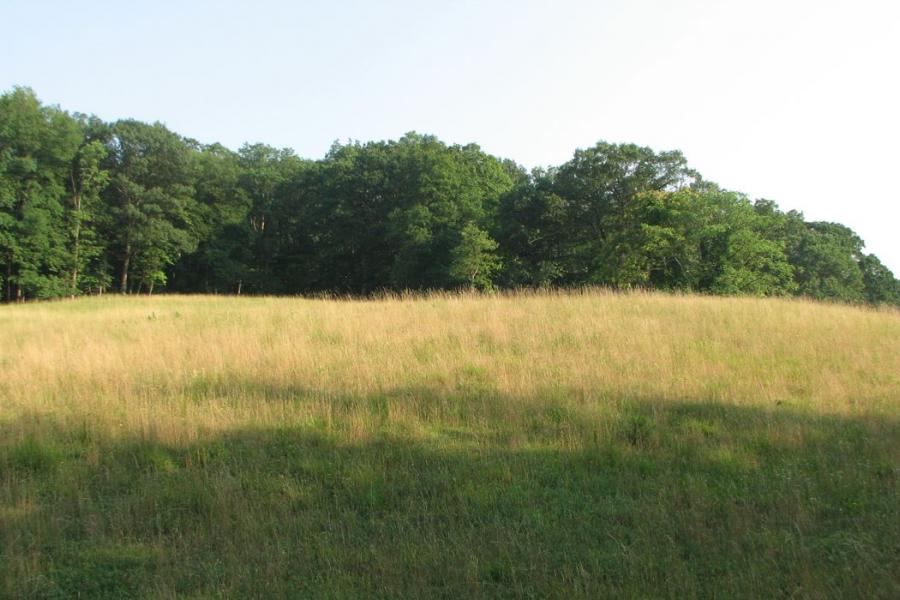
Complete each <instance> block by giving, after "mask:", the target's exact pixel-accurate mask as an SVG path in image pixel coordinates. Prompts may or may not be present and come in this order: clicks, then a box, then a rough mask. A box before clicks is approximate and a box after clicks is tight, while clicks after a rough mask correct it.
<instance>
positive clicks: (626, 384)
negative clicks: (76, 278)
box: [0, 292, 900, 598]
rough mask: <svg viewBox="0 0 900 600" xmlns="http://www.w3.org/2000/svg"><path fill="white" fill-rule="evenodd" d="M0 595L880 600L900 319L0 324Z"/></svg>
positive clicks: (520, 307) (898, 479) (701, 305)
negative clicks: (857, 599) (837, 599)
mask: <svg viewBox="0 0 900 600" xmlns="http://www.w3.org/2000/svg"><path fill="white" fill-rule="evenodd" d="M0 328H2V331H3V340H4V341H3V345H2V347H0V596H4V597H9V598H25V597H39V598H63V597H74V596H77V595H79V594H80V597H83V598H90V597H109V598H113V597H115V598H125V597H251V596H252V597H285V596H288V597H348V598H350V597H396V596H404V597H515V598H520V597H535V598H545V597H560V598H573V597H584V598H597V597H611V596H615V597H634V596H640V597H673V598H688V597H711V596H718V597H725V598H732V597H776V596H796V597H807V596H810V597H823V596H830V597H853V596H856V597H865V598H875V597H883V598H896V597H900V578H898V575H897V574H898V573H900V511H898V507H900V494H898V491H900V313H898V312H897V311H896V310H875V309H862V308H850V307H845V306H836V305H825V304H816V303H809V302H803V301H787V300H758V299H731V298H705V297H691V296H668V295H661V294H628V295H615V294H610V293H604V292H588V293H573V294H546V295H518V296H516V295H513V296H451V295H436V296H428V297H422V298H415V299H384V300H376V301H329V300H303V299H276V298H225V297H200V296H197V297H189V296H181V297H173V296H170V297H152V298H148V297H130V298H91V299H84V300H78V301H71V302H57V303H45V304H32V305H24V306H4V307H0Z"/></svg>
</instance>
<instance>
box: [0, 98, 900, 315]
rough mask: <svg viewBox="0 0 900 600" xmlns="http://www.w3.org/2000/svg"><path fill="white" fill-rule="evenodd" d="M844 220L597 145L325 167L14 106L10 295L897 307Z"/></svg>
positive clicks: (356, 149) (372, 156)
mask: <svg viewBox="0 0 900 600" xmlns="http://www.w3.org/2000/svg"><path fill="white" fill-rule="evenodd" d="M863 248H864V244H863V241H862V240H861V239H860V238H859V236H857V235H856V234H855V233H854V232H853V231H852V230H850V229H849V228H847V227H845V226H843V225H840V224H837V223H825V222H807V221H805V220H804V217H803V215H802V214H801V213H799V212H796V211H788V212H784V211H782V210H780V209H779V207H778V206H777V205H776V204H775V203H774V202H772V201H769V200H756V201H755V202H752V201H750V200H749V199H748V198H747V197H746V196H745V195H743V194H740V193H737V192H733V191H728V190H726V189H723V188H721V187H719V186H718V185H716V184H714V183H712V182H709V181H706V180H704V179H703V178H702V177H701V175H700V174H699V173H697V172H696V171H695V170H693V169H691V168H690V167H689V166H688V164H687V161H686V160H685V158H684V156H682V154H681V153H680V152H677V151H672V152H655V151H653V150H651V149H650V148H644V147H639V146H636V145H633V144H608V143H604V142H600V143H598V144H597V145H595V146H594V147H592V148H588V149H584V150H578V151H576V152H575V154H574V156H573V157H572V159H571V160H569V161H568V162H566V163H565V164H563V165H560V166H558V167H553V168H549V169H537V170H534V171H531V172H528V171H526V170H525V169H523V168H522V167H521V166H519V165H517V164H516V163H515V162H513V161H511V160H504V159H500V158H497V157H494V156H491V155H489V154H486V153H485V152H483V151H482V150H481V149H480V148H479V147H478V146H477V145H474V144H469V145H465V146H460V145H447V144H444V143H442V142H441V141H440V140H438V139H436V138H435V137H433V136H428V135H420V134H416V133H409V134H406V135H405V136H403V137H402V138H400V139H399V140H395V141H378V142H368V143H359V142H355V143H347V144H337V143H336V144H334V145H333V146H332V148H331V150H330V151H329V152H328V154H327V155H326V156H325V157H324V158H322V159H320V160H307V159H303V158H300V157H298V156H296V155H295V154H294V153H293V152H292V151H291V150H288V149H277V148H272V147H270V146H266V145H262V144H253V145H250V144H248V145H244V146H243V147H242V148H241V149H240V150H238V151H237V152H234V151H232V150H229V149H228V148H225V147H224V146H222V145H220V144H210V145H205V144H201V143H199V142H197V141H195V140H192V139H188V138H185V137H182V136H180V135H178V134H176V133H174V132H172V131H169V130H168V129H167V128H166V127H165V126H163V125H162V124H160V123H153V124H147V123H143V122H139V121H135V120H120V121H116V122H113V123H107V122H103V121H102V120H100V119H98V118H96V117H93V116H88V115H83V114H77V113H76V114H70V113H68V112H65V111H63V110H61V109H60V108H58V107H54V106H47V105H44V104H42V103H41V102H40V101H39V100H38V98H37V97H36V96H35V94H34V92H33V91H31V90H30V89H28V88H15V89H13V90H12V91H10V92H7V93H5V94H4V95H2V96H0V288H2V298H3V299H4V300H5V301H6V302H14V301H22V300H26V299H38V298H55V297H65V296H78V295H83V294H101V293H108V292H119V293H153V292H155V291H160V290H166V291H168V292H202V293H231V294H241V293H251V294H314V293H335V294H354V295H366V294H371V293H377V292H380V291H385V290H394V291H400V290H426V289H458V288H478V289H483V290H486V289H509V288H534V287H545V286H550V287H575V286H582V285H604V286H611V287H614V288H621V289H630V288H652V289H662V290H681V291H693V292H705V293H715V294H750V295H760V296H762V295H801V296H807V297H812V298H817V299H833V300H838V301H844V302H852V303H863V302H868V303H873V304H881V303H888V304H900V281H898V280H897V279H896V278H895V277H894V275H893V274H892V273H891V271H890V270H889V269H888V268H887V267H885V266H884V265H883V264H882V263H881V262H880V261H879V260H878V258H877V257H875V256H874V255H871V254H866V253H865V252H864V251H863Z"/></svg>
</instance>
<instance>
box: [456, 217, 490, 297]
mask: <svg viewBox="0 0 900 600" xmlns="http://www.w3.org/2000/svg"><path fill="white" fill-rule="evenodd" d="M496 250H497V242H495V241H494V240H492V239H491V237H490V236H489V235H488V234H487V232H485V231H483V230H481V229H479V228H478V226H477V225H474V224H472V223H470V224H468V225H466V226H465V227H464V228H463V230H462V232H461V233H460V240H459V244H457V245H456V247H455V248H453V251H452V252H451V257H450V261H451V262H450V275H451V276H453V277H455V278H456V279H457V280H459V281H460V282H461V283H463V284H465V285H467V286H469V287H471V288H473V289H479V290H488V289H491V287H492V286H493V284H492V277H493V275H494V273H496V272H497V271H498V270H499V269H500V261H499V260H498V259H497V256H496V255H495V254H494V253H495V251H496Z"/></svg>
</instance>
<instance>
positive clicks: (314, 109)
mask: <svg viewBox="0 0 900 600" xmlns="http://www.w3.org/2000/svg"><path fill="white" fill-rule="evenodd" d="M15 85H23V86H28V87H31V88H33V89H34V90H35V91H36V92H37V94H38V96H39V97H40V98H41V99H42V100H43V101H44V102H45V103H48V104H56V105H59V106H61V107H62V108H63V109H66V110H69V111H72V112H76V111H77V112H84V113H92V114H96V115H97V116H99V117H101V118H103V119H105V120H114V119H118V118H136V119H141V120H144V121H151V122H152V121H161V122H163V123H165V124H166V125H167V126H168V127H169V128H171V129H172V130H174V131H176V132H178V133H180V134H182V135H185V136H187V137H191V138H194V139H197V140H199V141H201V142H204V143H212V142H221V143H223V144H225V145H226V146H228V147H230V148H234V149H237V148H239V147H240V146H241V145H242V144H243V143H245V142H263V143H267V144H270V145H273V146H278V147H289V148H293V149H294V150H295V151H296V152H297V154H299V155H300V156H304V157H308V158H319V157H321V156H323V155H324V154H325V153H326V152H327V151H328V148H329V147H330V146H331V144H332V143H333V142H334V141H336V140H340V141H347V140H351V139H353V140H361V141H369V140H381V139H395V138H398V137H400V136H402V135H403V134H404V133H406V132H408V131H418V132H419V133H430V134H434V135H437V136H438V137H439V138H441V139H442V140H444V141H445V142H447V143H461V144H465V143H468V142H475V143H478V144H479V145H480V146H481V147H482V148H483V149H484V150H485V151H487V152H490V153H492V154H495V155H498V156H501V157H504V158H511V159H513V160H515V161H516V162H518V163H520V164H522V165H524V166H526V167H528V168H532V167H537V166H549V165H558V164H561V163H563V162H565V161H566V160H568V159H569V158H570V157H571V156H572V153H573V152H574V151H575V149H576V148H584V147H588V146H591V145H593V144H595V143H596V142H597V141H600V140H605V141H609V142H631V143H636V144H640V145H643V146H650V147H652V148H654V149H656V150H672V149H678V150H681V151H682V152H683V153H684V154H685V156H686V157H687V159H688V161H689V163H690V164H691V166H693V167H694V168H695V169H697V170H698V171H700V172H701V173H702V174H703V176H704V177H705V178H706V179H709V180H712V181H715V182H717V183H718V184H720V185H721V186H723V187H725V188H727V189H732V190H737V191H741V192H744V193H746V194H747V195H748V196H749V197H750V198H752V199H755V198H767V199H771V200H775V201H776V202H778V204H779V205H780V206H781V208H782V209H783V210H791V209H795V210H800V211H802V212H803V213H804V214H805V216H806V218H807V220H822V221H836V222H840V223H843V224H845V225H848V226H849V227H851V228H852V229H854V230H855V231H856V232H857V233H858V234H859V235H860V236H861V237H862V238H863V239H864V240H865V241H866V249H867V251H868V252H871V253H875V254H877V255H878V256H879V257H880V258H881V259H882V261H883V262H884V263H885V264H886V265H888V267H890V268H891V269H892V270H893V271H894V273H895V274H900V185H898V182H897V179H898V176H900V151H898V148H900V146H898V143H900V1H897V0H847V1H841V2H838V1H830V0H777V1H775V0H741V1H738V0H621V1H619V0H608V1H604V0H594V1H573V0H555V1H552V2H550V1H538V0H516V1H513V0H509V1H499V0H481V1H468V0H457V1H451V0H443V1H430V0H418V1H412V0H397V1H381V2H379V1H377V0H369V1H365V2H364V1H358V2H354V1H341V0H332V1H330V2H320V1H306V2H303V1H295V2H289V1H286V0H285V1H275V0H256V1H254V2H238V1H231V0H216V1H206V0H195V1H191V0H181V1H180V2H173V1H168V0H157V1H154V2H145V1H142V0H133V1H128V2H122V1H121V0H119V1H115V2H101V1H93V2H92V1H90V0H82V1H81V2H71V1H53V0H44V1H40V2H38V1H36V0H0V91H6V90H9V89H11V88H12V87H13V86H15Z"/></svg>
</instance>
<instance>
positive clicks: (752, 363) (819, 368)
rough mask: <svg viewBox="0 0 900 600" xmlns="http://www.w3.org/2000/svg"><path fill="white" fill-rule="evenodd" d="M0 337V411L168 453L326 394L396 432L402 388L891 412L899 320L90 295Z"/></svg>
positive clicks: (443, 299)
mask: <svg viewBox="0 0 900 600" xmlns="http://www.w3.org/2000/svg"><path fill="white" fill-rule="evenodd" d="M0 327H2V330H3V332H4V336H3V337H4V344H3V346H2V347H0V369H2V371H0V372H2V375H3V377H2V382H0V393H2V398H3V401H4V405H3V416H4V417H5V418H10V416H15V415H16V414H17V413H23V412H32V413H33V412H52V413H53V414H54V415H57V416H60V415H71V416H72V417H73V418H76V419H80V418H81V417H82V416H83V415H92V418H95V419H100V420H108V421H109V426H110V427H111V428H112V430H116V429H119V428H121V429H124V430H127V431H144V430H146V429H148V428H152V429H153V430H154V431H155V433H156V434H157V435H159V436H162V438H163V439H165V440H168V441H173V442H175V441H179V440H182V439H191V438H192V437H193V436H194V435H196V432H197V431H198V430H199V429H206V430H223V429H228V428H230V427H235V426H243V425H248V424H252V425H268V424H276V423H283V422H284V420H285V419H309V418H318V417H321V418H328V417H329V412H330V410H331V400H332V399H333V398H334V397H336V396H342V395H353V396H371V395H384V396H386V397H387V399H388V408H389V410H390V411H391V419H392V420H393V419H396V420H400V421H403V422H405V423H407V424H408V425H410V426H415V425H416V424H417V423H418V422H419V421H420V420H421V419H419V417H420V416H421V414H420V413H421V409H422V407H421V405H420V403H421V402H422V400H423V399H421V398H417V397H416V394H415V391H416V390H422V391H428V392H429V394H428V398H427V400H428V401H433V397H434V395H435V394H437V395H439V396H441V395H445V396H447V397H452V396H454V395H455V394H456V393H457V392H459V391H460V390H461V389H462V390H469V389H470V388H472V387H473V386H474V387H475V388H476V389H477V392H478V393H479V394H487V395H490V394H498V395H500V396H502V397H504V398H515V399H517V400H515V401H513V402H511V403H510V405H509V406H508V412H509V414H508V415H506V416H507V417H508V418H513V419H515V418H516V415H519V414H521V412H520V411H519V410H518V408H517V406H516V403H517V402H530V401H534V400H535V399H536V398H537V399H540V398H541V397H543V396H544V395H546V394H551V395H554V397H557V398H564V399H565V400H566V401H567V402H568V403H571V404H572V406H573V407H577V408H578V409H579V410H584V411H588V412H590V411H591V410H608V409H610V408H614V405H615V403H616V402H617V400H618V399H621V398H641V399H646V400H649V401H653V402H660V403H663V402H666V401H670V400H672V401H679V402H681V401H701V402H707V401H709V402H722V403H726V404H729V405H738V406H754V407H773V406H775V405H776V404H779V405H780V404H782V403H785V404H788V405H790V406H792V407H794V408H797V409H802V410H812V411H815V412H817V413H825V414H835V415H859V414H867V413H884V414H893V415H896V414H897V410H898V408H900V402H898V393H900V313H898V312H897V311H895V310H873V309H860V308H849V307H845V306H838V305H825V304H819V303H811V302H802V301H796V300H757V299H746V298H712V297H710V298H704V297H695V296H668V295H659V294H625V295H622V294H612V293H603V292H590V293H583V294H553V295H520V296H489V297H469V296H451V295H436V296H431V297H426V298H420V299H411V300H398V299H385V300H380V301H328V300H325V301H323V300H303V299H284V298H241V299H236V298H225V297H209V296H207V297H153V298H146V297H142V298H136V297H135V298H127V299H122V298H102V299H88V300H81V301H78V302H73V303H68V302H58V303H51V304H32V305H26V306H7V307H3V308H2V309H0ZM297 398H303V399H304V402H296V401H295V400H296V399H297ZM259 400H268V401H259ZM365 425H366V424H364V423H361V424H360V427H361V431H360V433H361V434H362V433H364V430H365Z"/></svg>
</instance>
